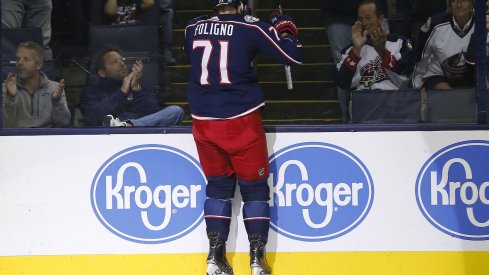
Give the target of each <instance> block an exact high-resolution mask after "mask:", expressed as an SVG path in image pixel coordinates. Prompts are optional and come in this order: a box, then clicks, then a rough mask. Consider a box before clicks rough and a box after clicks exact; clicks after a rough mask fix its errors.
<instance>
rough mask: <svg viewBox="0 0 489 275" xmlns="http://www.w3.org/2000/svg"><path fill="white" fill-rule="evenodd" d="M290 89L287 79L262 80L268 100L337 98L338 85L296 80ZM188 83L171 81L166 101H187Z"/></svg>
mask: <svg viewBox="0 0 489 275" xmlns="http://www.w3.org/2000/svg"><path fill="white" fill-rule="evenodd" d="M293 85H294V87H293V88H294V89H292V90H288V89H287V84H286V83H285V81H277V82H260V86H261V87H262V89H263V93H264V96H265V99H266V100H272V99H275V100H279V99H282V100H330V101H336V100H337V92H336V86H335V85H334V84H333V83H332V82H331V81H295V82H294V83H293ZM187 87H188V84H187V83H171V84H170V87H169V88H168V89H167V90H166V91H165V92H164V93H165V95H164V96H165V101H187Z"/></svg>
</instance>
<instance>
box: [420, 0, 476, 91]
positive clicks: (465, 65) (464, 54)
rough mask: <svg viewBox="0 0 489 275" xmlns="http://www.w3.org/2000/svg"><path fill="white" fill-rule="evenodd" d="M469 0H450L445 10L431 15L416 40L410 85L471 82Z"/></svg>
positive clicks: (472, 52) (439, 86)
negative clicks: (415, 62)
mask: <svg viewBox="0 0 489 275" xmlns="http://www.w3.org/2000/svg"><path fill="white" fill-rule="evenodd" d="M473 9H474V2H473V0H450V2H449V12H443V13H440V14H437V15H434V16H432V17H430V18H428V20H427V21H426V23H425V24H424V25H423V26H422V27H421V29H420V32H419V35H418V38H417V41H416V51H415V53H416V60H418V61H419V62H418V63H417V64H416V66H415V69H414V73H413V78H412V82H413V86H414V87H415V88H426V89H451V88H453V87H471V86H474V83H475V82H474V79H475V75H474V65H475V35H473V33H474V25H475V24H474V21H475V20H473Z"/></svg>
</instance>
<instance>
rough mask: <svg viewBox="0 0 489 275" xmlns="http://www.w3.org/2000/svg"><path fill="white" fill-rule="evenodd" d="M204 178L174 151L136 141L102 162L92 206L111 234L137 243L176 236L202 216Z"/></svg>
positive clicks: (194, 165)
mask: <svg viewBox="0 0 489 275" xmlns="http://www.w3.org/2000/svg"><path fill="white" fill-rule="evenodd" d="M205 183H206V181H205V177H204V174H203V172H202V170H201V168H200V166H199V163H198V162H197V161H196V160H195V159H193V158H192V157H191V156H189V155H188V154H186V153H185V152H182V151H180V150H178V149H175V148H172V147H168V146H163V145H154V144H149V145H141V146H135V147H131V148H128V149H126V150H123V151H121V152H119V153H117V154H115V155H114V156H112V157H111V158H110V159H109V160H107V161H106V162H105V163H104V164H103V165H102V167H100V169H99V170H98V172H97V174H96V175H95V177H94V179H93V183H92V188H91V191H90V193H91V196H90V198H91V202H92V208H93V211H94V212H95V214H96V215H97V218H98V219H99V220H100V221H101V222H102V224H103V225H104V226H105V227H106V228H107V229H109V230H110V231H111V232H112V233H114V234H116V235H118V236H119V237H122V238H124V239H126V240H129V241H133V242H139V243H163V242H168V241H171V240H174V239H178V238H181V237H182V236H184V235H185V234H187V233H189V232H190V231H192V230H193V229H194V228H195V227H196V226H197V225H199V224H200V223H201V222H202V220H203V208H202V205H203V202H204V200H205Z"/></svg>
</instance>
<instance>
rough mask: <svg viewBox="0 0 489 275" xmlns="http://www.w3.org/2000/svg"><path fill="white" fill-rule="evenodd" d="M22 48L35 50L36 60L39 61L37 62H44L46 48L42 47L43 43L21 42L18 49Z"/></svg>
mask: <svg viewBox="0 0 489 275" xmlns="http://www.w3.org/2000/svg"><path fill="white" fill-rule="evenodd" d="M20 48H24V49H28V50H31V51H34V53H35V55H34V60H35V61H36V62H37V64H41V65H42V64H44V48H43V47H41V45H39V44H37V43H36V42H32V41H26V42H21V43H20V44H19V46H17V50H19V49H20Z"/></svg>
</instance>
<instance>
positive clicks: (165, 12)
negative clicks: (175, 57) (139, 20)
mask: <svg viewBox="0 0 489 275" xmlns="http://www.w3.org/2000/svg"><path fill="white" fill-rule="evenodd" d="M173 15H174V11H173V0H160V24H161V28H162V32H163V50H164V52H163V53H164V54H165V53H166V54H170V55H171V46H172V44H173V35H172V28H173Z"/></svg>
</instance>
